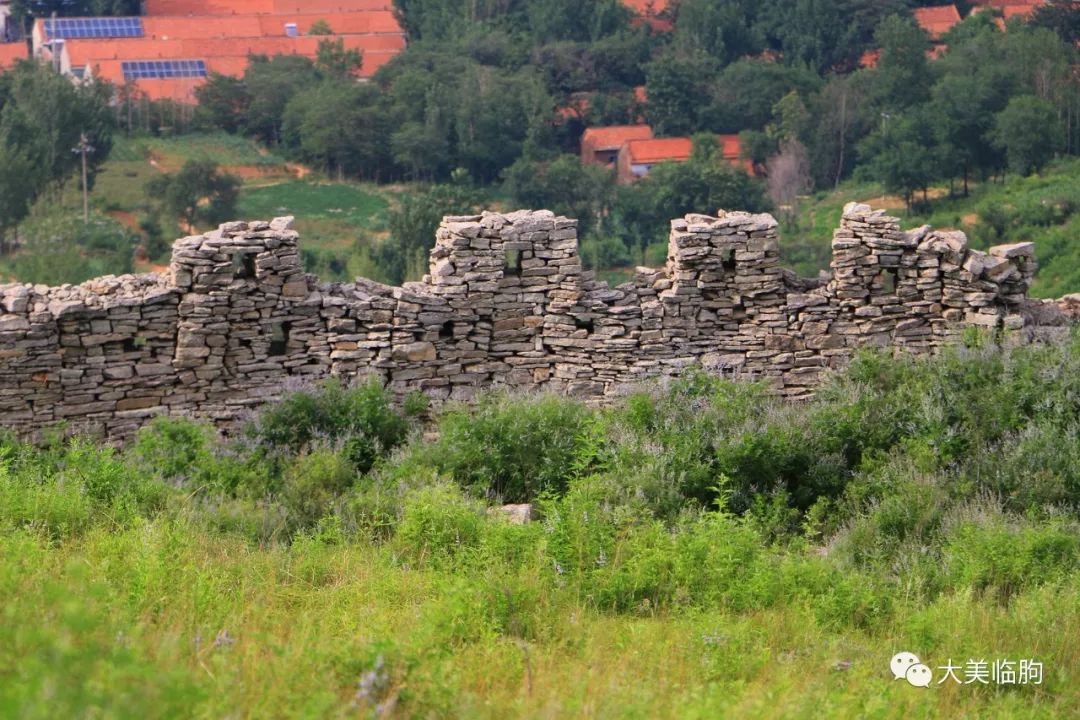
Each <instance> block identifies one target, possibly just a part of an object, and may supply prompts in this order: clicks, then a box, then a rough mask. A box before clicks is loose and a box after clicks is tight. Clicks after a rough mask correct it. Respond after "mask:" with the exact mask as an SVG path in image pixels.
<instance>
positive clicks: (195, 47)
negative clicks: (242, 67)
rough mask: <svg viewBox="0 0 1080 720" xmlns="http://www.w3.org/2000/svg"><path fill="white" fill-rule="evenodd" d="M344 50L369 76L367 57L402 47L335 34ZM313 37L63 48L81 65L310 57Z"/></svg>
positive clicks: (74, 43) (391, 40)
mask: <svg viewBox="0 0 1080 720" xmlns="http://www.w3.org/2000/svg"><path fill="white" fill-rule="evenodd" d="M337 38H339V39H341V41H342V42H343V43H344V45H345V48H346V49H348V50H360V51H361V52H362V53H363V54H364V67H363V68H362V71H361V72H362V74H363V75H370V74H371V73H370V72H368V71H369V70H370V67H369V63H368V56H369V55H372V56H377V55H379V54H380V53H386V52H393V53H397V52H399V51H401V49H402V48H404V47H405V39H404V38H403V37H402V36H400V35H341V36H337ZM324 39H325V38H321V37H315V36H310V35H308V36H302V37H296V38H289V37H272V38H267V37H260V38H216V37H215V38H190V39H177V40H152V39H139V40H131V39H124V40H68V41H67V42H66V43H65V49H66V52H67V53H68V57H69V59H70V61H71V64H72V65H73V66H74V67H81V66H85V65H89V64H93V63H94V62H96V61H101V60H156V59H185V58H190V59H202V60H209V59H211V58H217V57H246V56H248V55H303V56H305V57H311V58H314V57H315V55H316V53H317V51H318V46H319V42H321V41H322V40H324Z"/></svg>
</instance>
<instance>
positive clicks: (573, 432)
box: [425, 395, 593, 503]
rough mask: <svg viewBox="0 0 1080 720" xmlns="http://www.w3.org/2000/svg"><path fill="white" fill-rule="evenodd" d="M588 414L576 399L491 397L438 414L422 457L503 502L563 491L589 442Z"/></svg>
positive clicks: (472, 487)
mask: <svg viewBox="0 0 1080 720" xmlns="http://www.w3.org/2000/svg"><path fill="white" fill-rule="evenodd" d="M591 417H592V412H591V411H590V410H589V409H588V408H587V407H585V406H584V405H583V404H581V403H579V402H576V401H574V400H569V399H566V398H561V397H556V396H554V395H541V396H538V397H511V396H508V395H489V396H487V397H485V398H484V399H482V400H481V401H480V403H479V404H478V405H477V406H476V407H474V408H457V409H450V410H448V411H446V412H444V413H443V414H442V415H440V417H439V421H438V429H439V440H438V442H436V443H435V444H434V445H433V446H432V447H431V448H429V450H428V452H427V454H426V456H425V457H426V458H427V459H428V462H429V464H430V465H431V466H432V467H435V468H437V469H438V470H439V471H440V472H441V473H443V474H445V475H447V476H448V477H450V478H452V479H453V480H455V481H456V482H457V483H459V484H460V485H461V486H463V487H466V488H469V489H471V490H473V491H474V492H477V493H481V494H484V495H486V496H488V497H490V498H498V499H500V500H501V501H503V502H508V503H515V502H517V503H520V502H528V501H530V500H532V499H533V498H535V497H537V496H538V495H539V494H540V493H541V492H543V491H545V490H555V491H561V490H563V489H565V488H566V484H567V482H568V481H569V479H570V478H571V477H573V476H574V475H575V473H576V472H578V471H579V470H580V468H581V462H580V461H581V458H582V455H583V453H586V452H587V451H588V450H589V449H590V448H591V447H592V444H591V443H590V441H589V438H588V433H589V432H590V431H591V429H592V427H593V426H592V425H591Z"/></svg>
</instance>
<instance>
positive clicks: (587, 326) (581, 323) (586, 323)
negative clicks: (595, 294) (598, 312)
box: [574, 315, 596, 335]
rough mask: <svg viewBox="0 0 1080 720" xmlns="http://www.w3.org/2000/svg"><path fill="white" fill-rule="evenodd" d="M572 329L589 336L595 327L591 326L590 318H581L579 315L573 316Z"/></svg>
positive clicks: (591, 320)
mask: <svg viewBox="0 0 1080 720" xmlns="http://www.w3.org/2000/svg"><path fill="white" fill-rule="evenodd" d="M574 327H575V328H577V329H578V330H584V331H585V332H587V333H589V334H590V335H591V334H592V332H593V330H594V329H595V327H596V326H595V325H594V324H593V319H592V318H590V317H581V316H580V315H575V316H574Z"/></svg>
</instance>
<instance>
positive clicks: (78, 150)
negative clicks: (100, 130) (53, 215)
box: [71, 131, 94, 225]
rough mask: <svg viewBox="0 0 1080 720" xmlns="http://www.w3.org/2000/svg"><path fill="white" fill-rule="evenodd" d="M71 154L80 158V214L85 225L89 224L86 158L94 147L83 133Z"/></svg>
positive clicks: (88, 189)
mask: <svg viewBox="0 0 1080 720" xmlns="http://www.w3.org/2000/svg"><path fill="white" fill-rule="evenodd" d="M71 152H73V153H75V154H77V155H81V156H82V207H83V210H82V212H83V224H84V225H87V224H89V223H90V188H89V186H88V182H87V180H88V178H87V173H86V156H87V154H89V153H92V152H94V147H93V146H92V145H91V144H90V138H88V137H86V132H85V131H84V132H83V133H82V134H80V135H79V144H78V145H76V146H75V147H73V148H71Z"/></svg>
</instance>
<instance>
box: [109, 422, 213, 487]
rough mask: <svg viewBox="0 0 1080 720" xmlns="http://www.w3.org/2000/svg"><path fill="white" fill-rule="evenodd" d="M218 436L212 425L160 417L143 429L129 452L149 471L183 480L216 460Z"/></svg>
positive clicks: (197, 473)
mask: <svg viewBox="0 0 1080 720" xmlns="http://www.w3.org/2000/svg"><path fill="white" fill-rule="evenodd" d="M214 439H215V435H214V430H213V428H211V427H210V426H208V425H205V424H203V423H197V422H193V421H191V420H184V419H177V418H166V417H159V418H155V419H154V420H153V421H151V422H150V424H148V425H146V426H144V427H143V428H142V429H140V430H139V432H138V434H137V435H136V436H135V440H134V442H133V443H132V444H131V447H130V449H129V452H130V454H131V456H132V458H133V459H134V460H135V462H136V464H137V465H139V466H140V467H142V468H145V470H146V471H147V472H153V473H156V474H157V476H158V477H160V478H162V479H163V480H172V481H179V482H182V481H186V480H193V479H195V478H197V477H198V476H199V475H200V474H201V473H203V472H205V471H206V470H207V468H208V467H209V466H210V464H211V463H212V462H213V456H212V450H213V442H214Z"/></svg>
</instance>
